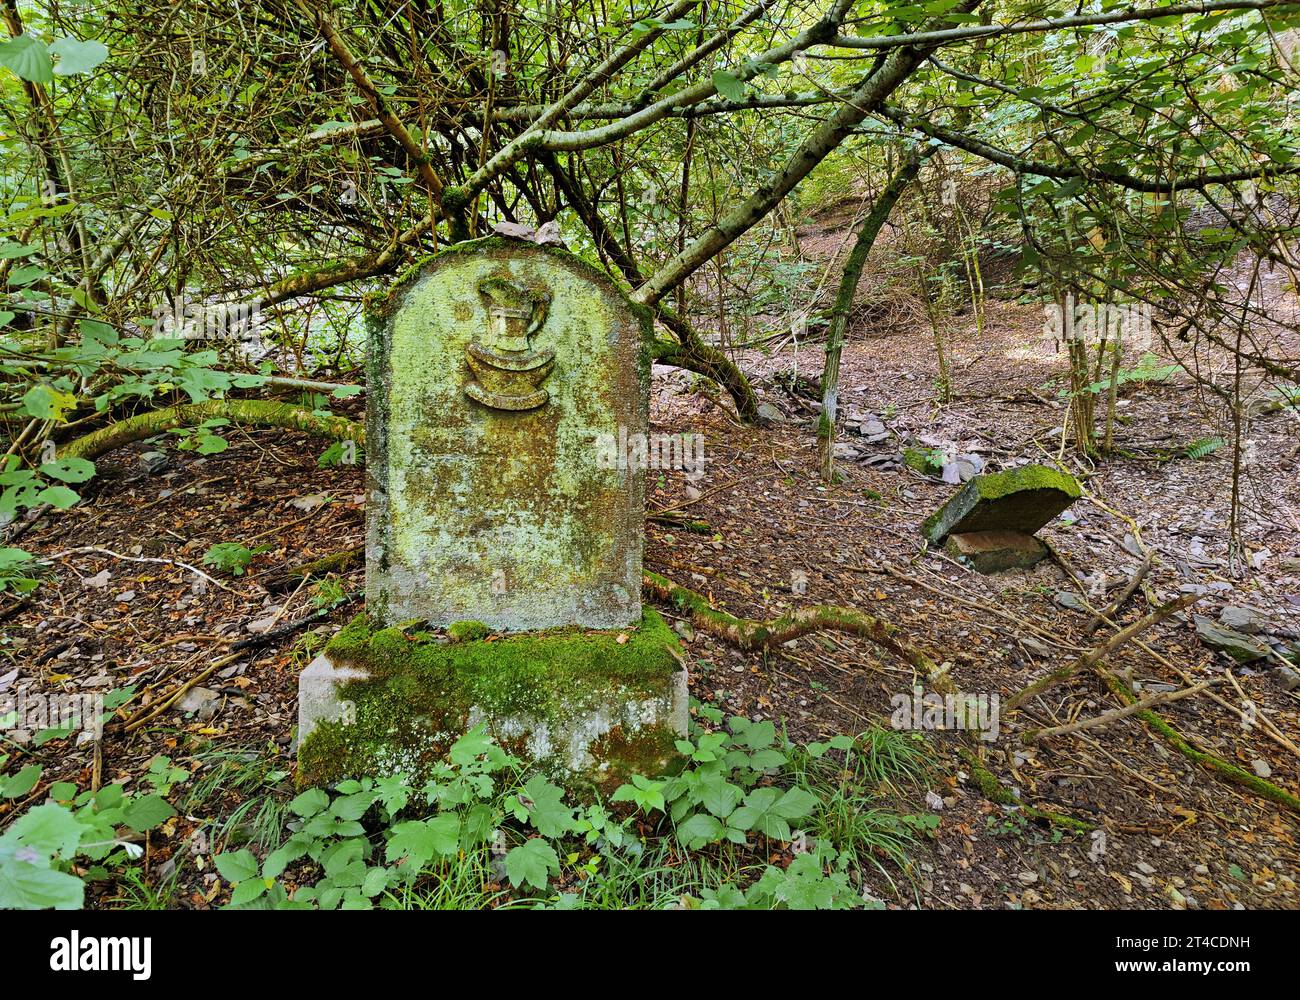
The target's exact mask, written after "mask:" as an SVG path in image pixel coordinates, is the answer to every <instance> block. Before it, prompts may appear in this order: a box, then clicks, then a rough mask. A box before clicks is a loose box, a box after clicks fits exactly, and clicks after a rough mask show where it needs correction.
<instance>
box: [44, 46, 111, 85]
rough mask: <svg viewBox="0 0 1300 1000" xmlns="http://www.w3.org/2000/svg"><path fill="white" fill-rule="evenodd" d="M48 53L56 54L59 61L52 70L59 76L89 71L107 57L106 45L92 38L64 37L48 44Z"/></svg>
mask: <svg viewBox="0 0 1300 1000" xmlns="http://www.w3.org/2000/svg"><path fill="white" fill-rule="evenodd" d="M50 55H53V56H58V57H59V61H58V63H57V64H56V65H55V67H54V72H55V73H57V74H58V75H59V76H72V75H73V74H74V73H89V72H90V71H91V70H92V69H94V68H95V67H96V66H98V65H99V64H100V63H102V62H103V61H104V60H105V59H107V58H108V46H107V45H105V44H104V43H103V42H97V41H95V39H93V38H89V39H87V40H86V41H84V42H83V41H80V40H79V39H76V38H71V37H64V38H60V39H59V40H58V41H56V42H54V44H52V45H51V46H50Z"/></svg>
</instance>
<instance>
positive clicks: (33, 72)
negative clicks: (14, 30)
mask: <svg viewBox="0 0 1300 1000" xmlns="http://www.w3.org/2000/svg"><path fill="white" fill-rule="evenodd" d="M0 66H7V67H8V68H9V69H11V70H13V71H14V72H15V73H17V74H18V75H19V76H20V77H21V78H22V79H24V80H30V81H31V82H32V83H53V82H54V61H53V60H52V59H50V53H49V52H48V51H46V48H45V46H44V45H42V44H41V42H40V40H39V39H36V38H33V37H32V36H31V35H19V36H18V37H17V38H11V39H9V41H7V42H0Z"/></svg>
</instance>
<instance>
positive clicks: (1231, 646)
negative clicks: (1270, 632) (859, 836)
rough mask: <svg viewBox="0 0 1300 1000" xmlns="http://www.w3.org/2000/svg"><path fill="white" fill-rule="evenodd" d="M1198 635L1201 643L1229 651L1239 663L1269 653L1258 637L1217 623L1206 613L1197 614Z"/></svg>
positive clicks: (1250, 660)
mask: <svg viewBox="0 0 1300 1000" xmlns="http://www.w3.org/2000/svg"><path fill="white" fill-rule="evenodd" d="M1195 621H1196V636H1197V638H1199V639H1200V640H1201V643H1202V644H1203V645H1205V646H1208V647H1209V648H1210V649H1213V650H1215V651H1217V652H1220V653H1227V654H1228V655H1229V656H1231V657H1232V658H1233V659H1234V660H1236V661H1237V662H1238V663H1253V662H1254V661H1255V660H1258V659H1260V658H1261V657H1264V656H1267V655H1268V650H1267V649H1266V648H1265V647H1264V645H1263V644H1262V643H1260V642H1259V641H1258V640H1256V639H1252V638H1251V637H1250V636H1248V635H1245V634H1243V633H1241V632H1237V631H1234V630H1233V629H1230V628H1224V627H1223V626H1221V625H1218V624H1216V623H1215V621H1214V619H1212V618H1207V617H1205V615H1196V616H1195Z"/></svg>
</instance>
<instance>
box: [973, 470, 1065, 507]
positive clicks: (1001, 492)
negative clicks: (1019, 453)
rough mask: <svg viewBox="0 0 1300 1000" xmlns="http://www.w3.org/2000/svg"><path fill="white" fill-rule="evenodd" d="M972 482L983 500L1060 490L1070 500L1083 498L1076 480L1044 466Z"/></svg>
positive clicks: (978, 478)
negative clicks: (1031, 491)
mask: <svg viewBox="0 0 1300 1000" xmlns="http://www.w3.org/2000/svg"><path fill="white" fill-rule="evenodd" d="M974 482H975V483H976V489H977V490H979V495H980V496H981V497H982V498H983V499H985V500H999V499H1001V498H1002V497H1005V496H1009V495H1010V494H1012V493H1019V492H1021V491H1024V490H1060V491H1061V492H1062V493H1065V494H1066V495H1068V496H1069V497H1070V499H1071V500H1078V499H1079V497H1081V496H1083V489H1082V488H1081V487H1080V486H1079V481H1078V480H1077V479H1075V478H1074V477H1073V476H1071V475H1069V474H1067V473H1064V472H1061V471H1059V470H1058V469H1053V468H1050V467H1049V466H1046V465H1022V466H1020V468H1018V469H1008V470H1007V471H1006V472H995V473H993V474H991V475H987V476H976V477H975V479H974Z"/></svg>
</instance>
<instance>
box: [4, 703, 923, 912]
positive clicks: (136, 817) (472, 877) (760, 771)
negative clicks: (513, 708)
mask: <svg viewBox="0 0 1300 1000" xmlns="http://www.w3.org/2000/svg"><path fill="white" fill-rule="evenodd" d="M699 716H700V719H701V724H700V725H699V726H697V728H696V729H695V731H693V733H692V735H691V738H690V739H688V740H682V741H680V742H679V744H678V750H679V751H680V753H681V755H682V759H683V761H684V765H683V767H682V768H681V770H680V771H679V772H678V773H676V774H673V775H664V776H656V777H647V776H636V777H635V778H633V779H632V780H631V781H630V782H628V783H626V784H624V785H622V786H620V787H618V788H617V789H616V790H615V791H614V792H613V793H612V794H611V795H610V796H609V797H608V799H607V800H602V799H601V798H599V797H597V798H595V799H594V800H592V799H591V798H589V797H588V798H586V799H584V801H582V802H577V801H575V800H574V798H573V797H572V796H570V795H569V794H568V793H566V792H565V790H564V789H562V788H560V787H559V786H558V785H556V784H554V783H552V782H551V781H549V780H548V779H547V778H546V777H545V776H543V775H540V774H536V773H529V772H528V771H527V770H526V768H525V766H524V765H523V763H522V762H521V761H520V760H518V759H517V758H515V757H512V756H511V755H510V754H508V753H507V752H506V751H505V750H503V749H502V748H501V747H499V746H497V745H496V744H495V743H493V742H492V741H491V740H490V739H489V738H488V737H487V736H486V735H485V734H484V732H483V731H482V730H481V729H476V730H474V731H471V732H470V733H468V734H466V735H465V736H464V737H462V738H461V739H460V740H459V741H457V742H456V743H455V744H454V746H453V747H452V748H451V750H450V751H449V753H448V755H447V757H446V759H445V760H443V761H442V762H440V763H439V764H438V765H437V766H436V767H435V768H434V769H433V770H432V772H431V773H430V776H429V777H428V779H427V780H425V781H423V782H419V783H417V782H413V781H411V780H409V778H408V777H407V776H406V775H401V774H398V775H393V776H385V777H362V778H358V779H354V780H347V781H342V782H338V783H336V784H335V785H333V786H332V787H330V788H317V787H313V788H308V789H306V790H302V791H297V792H296V794H295V790H294V789H293V788H292V782H291V776H290V773H289V771H287V770H286V769H284V768H283V767H281V766H280V764H281V761H282V758H279V756H278V753H277V752H276V749H275V748H274V747H268V748H267V749H266V751H256V750H253V751H245V752H232V751H229V750H220V751H212V752H210V753H207V754H199V755H197V757H196V758H194V759H193V760H192V761H191V762H189V763H190V764H191V767H192V770H193V773H191V771H190V770H186V769H184V768H179V767H177V766H175V765H174V764H173V763H172V762H171V760H170V759H168V758H157V759H155V761H154V762H153V764H152V766H151V768H150V770H149V772H148V775H147V778H146V780H147V782H148V783H149V784H150V785H152V790H151V791H150V792H149V794H147V795H144V796H140V795H138V794H137V795H135V796H130V795H127V794H125V793H124V792H123V791H122V789H121V788H120V787H118V786H110V787H109V788H106V789H103V790H101V791H99V792H98V793H94V794H92V793H89V792H81V793H78V792H77V791H76V789H75V788H73V787H72V786H54V788H53V789H52V790H51V801H49V802H46V803H44V804H43V805H40V806H37V807H35V808H33V809H31V810H29V812H28V813H27V815H26V816H24V817H22V818H20V819H19V820H18V821H16V822H14V823H12V824H11V825H10V826H9V828H8V829H6V830H5V832H4V833H3V835H0V895H2V897H3V898H2V899H0V906H7V907H21V908H32V907H48V906H55V907H60V908H68V907H72V906H80V905H82V903H83V899H84V884H85V883H98V882H103V883H104V886H101V887H98V888H96V889H93V890H92V891H95V892H97V894H98V895H99V897H100V905H103V906H107V907H111V908H125V909H153V908H162V907H166V906H169V905H177V903H178V902H179V901H180V898H181V896H182V894H183V892H184V891H185V890H187V889H192V888H193V886H194V885H195V884H197V885H200V886H202V889H201V890H200V891H199V895H200V896H202V897H203V899H204V900H205V901H206V902H207V903H209V904H211V905H222V906H225V907H229V908H239V909H244V908H252V909H311V908H320V909H338V908H342V909H369V908H384V909H463V908H482V907H493V908H500V907H513V908H555V909H628V908H632V909H664V908H676V909H741V908H744V909H777V908H791V909H847V908H853V907H863V906H867V907H872V908H879V907H883V906H884V898H894V899H899V900H906V899H908V898H909V893H910V888H911V881H912V867H913V863H912V860H911V854H912V852H913V848H914V847H915V846H916V845H917V843H918V840H919V839H920V838H921V837H922V836H923V835H924V834H925V833H928V832H930V831H932V829H933V827H934V826H937V822H936V821H937V817H934V816H928V815H925V814H919V815H918V814H914V813H911V812H909V811H908V807H907V805H906V802H907V800H908V798H909V797H911V796H912V795H913V793H915V792H916V790H917V788H918V786H920V785H922V784H923V783H924V782H925V780H926V777H927V770H928V762H929V754H928V751H927V747H926V745H925V743H924V742H923V740H922V739H921V738H920V737H919V736H918V735H917V734H915V733H898V732H894V731H890V730H884V729H878V728H872V729H870V730H868V731H867V732H865V733H863V734H862V735H860V736H858V737H856V738H852V737H848V736H837V737H835V738H833V739H831V740H829V741H827V742H823V743H811V744H808V745H806V746H796V745H794V744H793V743H791V742H790V741H789V740H788V739H787V738H785V736H784V735H783V734H781V733H779V732H778V730H777V728H776V726H775V725H774V724H773V723H772V722H768V721H762V722H752V721H750V720H749V719H746V718H743V717H732V718H729V719H724V718H723V716H722V713H720V712H718V711H717V710H716V709H713V708H711V707H709V706H701V707H700V708H699ZM33 777H35V778H39V775H33V774H31V773H28V774H27V775H26V777H25V779H24V782H23V783H22V784H23V786H24V787H21V788H18V789H17V791H18V793H20V794H25V793H27V792H30V791H31V789H32V787H34V782H33V784H32V785H31V786H28V785H27V780H28V779H32V778H33ZM5 791H6V794H9V789H5ZM56 795H57V796H58V797H57V798H55V796H56ZM164 795H167V796H168V797H169V798H170V799H171V801H172V802H174V803H175V806H176V807H178V808H179V809H180V811H181V812H180V815H183V816H184V817H186V818H188V819H190V820H194V821H196V822H197V823H198V825H197V826H195V827H194V828H193V829H191V830H190V831H189V832H188V834H187V835H186V836H179V837H176V838H175V841H174V842H173V843H172V844H171V848H172V854H171V857H170V858H169V859H168V860H167V861H166V862H165V863H164V864H161V865H156V866H155V868H154V869H153V870H152V871H148V870H146V869H143V868H142V867H141V866H140V865H139V863H138V860H137V859H138V858H139V855H140V853H142V850H141V848H140V846H139V844H138V843H133V842H132V838H131V837H129V836H124V834H125V833H126V832H127V831H126V830H125V829H118V827H121V826H123V824H125V827H129V828H130V829H132V830H135V831H137V833H138V834H143V833H144V832H146V831H147V830H149V829H153V828H156V827H157V826H158V825H160V824H163V823H164V822H168V821H170V822H172V823H173V825H174V823H175V820H174V819H173V817H176V816H177V815H178V813H177V809H176V808H174V807H173V806H172V805H170V804H169V803H168V801H167V800H166V799H164V797H163V796H164ZM206 816H210V817H212V818H210V819H208V818H204V817H206ZM115 831H116V832H115ZM168 832H169V833H174V832H175V830H174V829H172V830H169V831H168ZM74 835H75V836H74ZM134 839H135V840H136V841H138V840H140V839H142V838H141V837H139V836H137V837H135V838H134ZM214 866H215V873H214V872H213V870H212V869H213V867H214ZM29 869H30V870H29ZM214 875H215V877H214ZM882 897H884V898H882Z"/></svg>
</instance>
